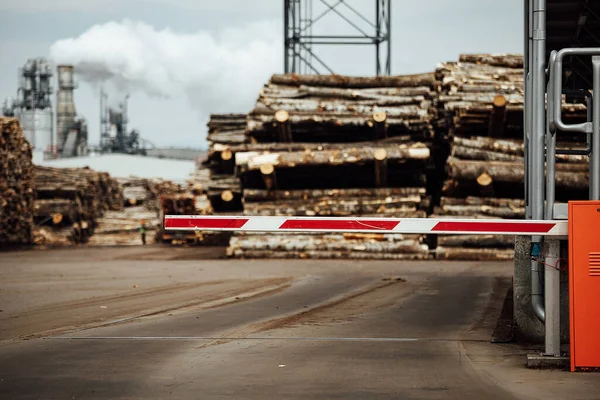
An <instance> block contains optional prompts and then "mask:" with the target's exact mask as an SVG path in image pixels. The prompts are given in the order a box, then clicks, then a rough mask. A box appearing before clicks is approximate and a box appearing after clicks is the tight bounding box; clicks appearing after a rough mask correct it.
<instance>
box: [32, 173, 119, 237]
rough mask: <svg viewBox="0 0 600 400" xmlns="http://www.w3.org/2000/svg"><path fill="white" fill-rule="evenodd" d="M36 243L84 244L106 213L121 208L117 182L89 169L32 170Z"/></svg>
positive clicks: (106, 175)
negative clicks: (34, 194)
mask: <svg viewBox="0 0 600 400" xmlns="http://www.w3.org/2000/svg"><path fill="white" fill-rule="evenodd" d="M34 189H35V193H36V197H37V198H36V200H35V207H34V216H35V222H36V224H37V226H38V228H36V239H35V240H36V243H38V244H45V243H48V244H68V243H87V242H88V240H89V238H90V236H91V235H93V234H94V230H95V228H96V226H97V223H98V219H99V218H100V217H102V215H104V212H105V211H107V210H120V209H122V208H123V201H124V200H123V194H122V191H121V186H120V185H119V183H118V182H117V181H116V180H115V179H112V178H111V177H110V175H108V174H107V173H102V172H95V171H92V170H90V169H89V168H52V167H41V166H36V167H35V180H34Z"/></svg>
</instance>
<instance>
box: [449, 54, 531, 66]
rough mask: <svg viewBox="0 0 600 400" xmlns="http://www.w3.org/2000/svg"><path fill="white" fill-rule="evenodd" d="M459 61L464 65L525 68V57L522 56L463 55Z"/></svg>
mask: <svg viewBox="0 0 600 400" xmlns="http://www.w3.org/2000/svg"><path fill="white" fill-rule="evenodd" d="M458 60H459V61H460V62H463V63H465V62H467V63H474V64H486V65H491V66H497V67H507V68H523V56H522V55H521V54H461V55H460V56H459V58H458Z"/></svg>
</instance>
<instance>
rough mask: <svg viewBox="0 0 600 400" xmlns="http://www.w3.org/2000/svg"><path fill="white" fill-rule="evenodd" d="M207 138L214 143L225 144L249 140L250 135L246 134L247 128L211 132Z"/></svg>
mask: <svg viewBox="0 0 600 400" xmlns="http://www.w3.org/2000/svg"><path fill="white" fill-rule="evenodd" d="M206 139H207V140H208V141H209V142H212V143H224V144H240V143H247V142H249V137H248V136H246V129H245V128H244V129H239V130H236V131H228V132H213V133H209V134H208V136H207V138H206Z"/></svg>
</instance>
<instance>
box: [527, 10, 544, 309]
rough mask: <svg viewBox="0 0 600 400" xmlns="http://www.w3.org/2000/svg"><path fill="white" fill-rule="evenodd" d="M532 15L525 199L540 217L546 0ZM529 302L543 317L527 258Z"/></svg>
mask: <svg viewBox="0 0 600 400" xmlns="http://www.w3.org/2000/svg"><path fill="white" fill-rule="evenodd" d="M532 11H533V14H532V15H533V16H532V29H533V30H532V52H531V53H532V62H531V65H530V71H531V72H530V74H531V91H530V92H529V97H530V98H531V106H532V107H531V114H532V115H531V132H530V140H529V146H530V153H529V156H530V158H529V160H528V161H529V169H528V172H529V184H530V186H529V187H530V190H531V191H530V193H529V196H530V197H529V201H530V207H531V217H532V218H533V219H536V220H540V219H543V218H544V181H545V174H544V165H545V137H546V135H545V132H546V129H545V127H546V118H545V116H546V113H545V111H546V90H545V89H546V60H545V59H546V0H533V10H532ZM531 241H532V244H533V245H534V246H536V245H538V246H539V245H540V244H541V242H542V238H541V237H540V236H533V237H532V240H531ZM531 272H532V276H531V303H532V306H533V311H534V314H535V315H536V317H537V318H538V319H539V320H540V321H544V319H545V310H544V304H543V297H542V293H541V292H542V290H541V289H542V288H541V282H540V281H541V276H540V272H541V271H540V267H539V263H538V262H537V261H532V262H531Z"/></svg>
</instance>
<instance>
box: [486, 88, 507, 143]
mask: <svg viewBox="0 0 600 400" xmlns="http://www.w3.org/2000/svg"><path fill="white" fill-rule="evenodd" d="M506 104H507V100H506V97H504V96H503V95H501V94H500V95H498V94H497V95H496V96H495V97H494V101H493V102H492V114H491V115H490V123H489V126H488V135H489V136H491V137H502V136H503V135H504V125H505V124H506Z"/></svg>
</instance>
